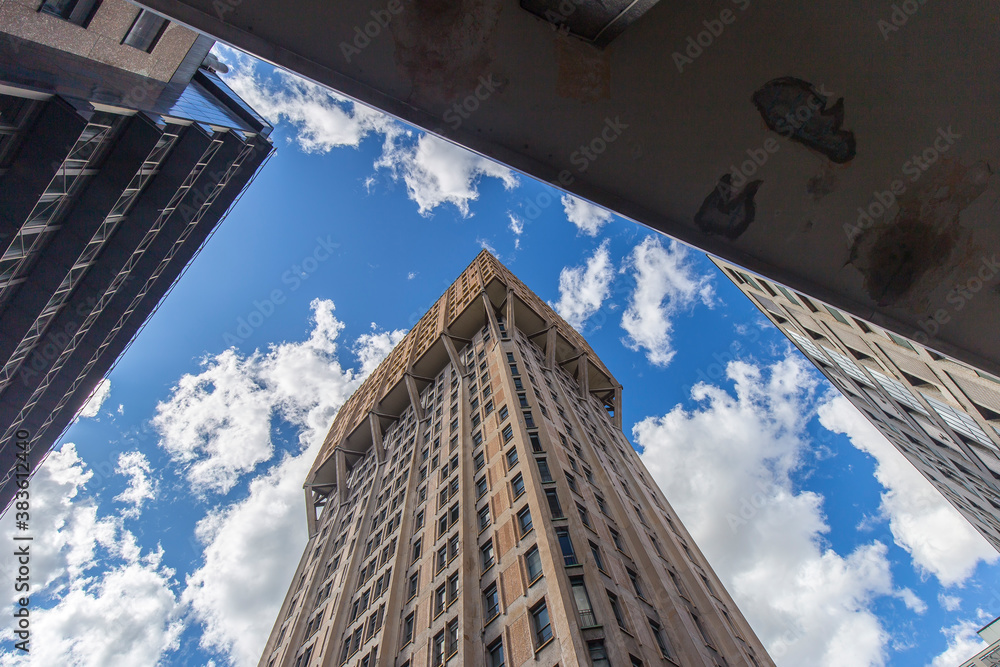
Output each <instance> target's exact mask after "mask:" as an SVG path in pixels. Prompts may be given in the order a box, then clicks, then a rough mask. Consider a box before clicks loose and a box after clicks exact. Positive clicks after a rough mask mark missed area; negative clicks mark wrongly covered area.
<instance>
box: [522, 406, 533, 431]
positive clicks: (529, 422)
mask: <svg viewBox="0 0 1000 667" xmlns="http://www.w3.org/2000/svg"><path fill="white" fill-rule="evenodd" d="M521 414H523V415H524V425H525V426H527V427H528V428H535V420H534V418H533V417H532V416H531V413H530V412H528V411H527V410H525V411H524V412H523V413H521Z"/></svg>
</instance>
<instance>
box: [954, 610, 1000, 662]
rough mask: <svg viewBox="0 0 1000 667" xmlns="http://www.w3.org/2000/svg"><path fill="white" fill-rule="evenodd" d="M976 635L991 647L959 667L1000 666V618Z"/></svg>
mask: <svg viewBox="0 0 1000 667" xmlns="http://www.w3.org/2000/svg"><path fill="white" fill-rule="evenodd" d="M976 633H977V634H978V635H979V636H980V637H981V638H982V640H983V641H985V642H986V643H987V644H989V646H987V647H986V648H984V649H983V650H982V651H980V652H979V653H977V654H976V655H974V656H972V657H971V658H969V659H968V660H966V661H965V662H963V663H962V664H961V665H959V667H998V666H1000V618H995V619H993V620H992V621H990V623H989V624H988V625H986V626H984V627H982V628H980V629H979V630H977V631H976Z"/></svg>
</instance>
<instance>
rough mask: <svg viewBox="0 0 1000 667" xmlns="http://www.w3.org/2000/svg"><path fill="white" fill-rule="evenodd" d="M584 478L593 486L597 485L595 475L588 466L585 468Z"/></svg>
mask: <svg viewBox="0 0 1000 667" xmlns="http://www.w3.org/2000/svg"><path fill="white" fill-rule="evenodd" d="M583 476H584V477H586V478H587V481H588V482H590V483H591V484H594V485H596V484H597V482H595V481H594V473H593V472H591V470H590V468H587V467H586V466H584V468H583Z"/></svg>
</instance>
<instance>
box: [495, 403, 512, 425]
mask: <svg viewBox="0 0 1000 667" xmlns="http://www.w3.org/2000/svg"><path fill="white" fill-rule="evenodd" d="M508 414H510V413H509V412H507V406H506V405H504V406H503V407H501V408H500V410H499V412H497V418H498V419H499V420H500V421H503V420H504V419H507V415H508Z"/></svg>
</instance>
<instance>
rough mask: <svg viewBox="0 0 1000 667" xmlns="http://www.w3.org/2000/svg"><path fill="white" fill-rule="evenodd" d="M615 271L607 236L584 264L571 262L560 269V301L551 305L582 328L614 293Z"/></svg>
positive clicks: (576, 327) (562, 315)
mask: <svg viewBox="0 0 1000 667" xmlns="http://www.w3.org/2000/svg"><path fill="white" fill-rule="evenodd" d="M613 274H614V271H613V269H612V266H611V255H610V253H609V252H608V241H607V239H605V241H604V242H603V243H602V244H601V245H600V246H598V248H597V250H595V251H594V254H593V255H591V256H590V257H589V258H588V259H587V261H586V264H585V265H584V266H572V267H570V266H567V267H565V268H564V269H563V270H562V271H560V272H559V301H558V302H557V303H550V304H549V305H551V306H552V308H553V309H554V310H555V311H556V312H557V313H559V315H560V316H561V317H562V318H563V319H564V320H566V321H567V322H569V323H570V325H571V326H572V327H573V328H575V329H577V330H581V329H582V328H583V325H584V324H585V323H586V322H587V320H588V319H590V317H591V315H593V314H594V313H596V312H597V311H598V310H600V308H601V304H602V303H604V300H605V299H607V298H608V295H609V294H610V293H611V279H612V276H613Z"/></svg>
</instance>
